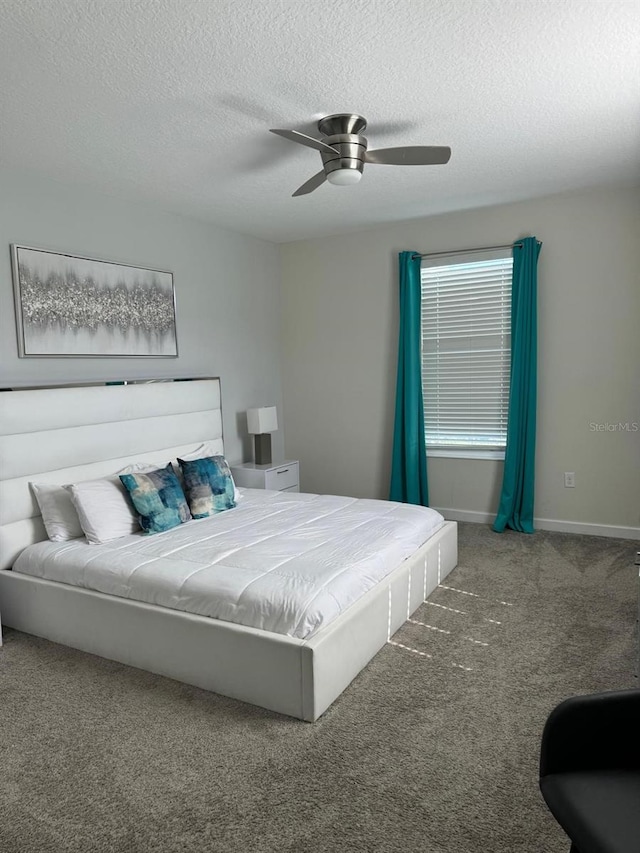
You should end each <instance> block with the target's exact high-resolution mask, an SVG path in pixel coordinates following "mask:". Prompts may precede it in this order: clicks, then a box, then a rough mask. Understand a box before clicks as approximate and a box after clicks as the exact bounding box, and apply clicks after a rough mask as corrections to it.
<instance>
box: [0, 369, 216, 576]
mask: <svg viewBox="0 0 640 853" xmlns="http://www.w3.org/2000/svg"><path fill="white" fill-rule="evenodd" d="M204 441H209V442H214V443H215V452H216V453H220V454H223V453H224V446H223V441H222V411H221V401H220V380H219V379H192V380H167V381H149V382H128V383H127V384H116V385H105V384H102V385H77V386H71V385H69V386H64V387H57V388H37V389H16V390H13V391H1V392H0V569H6V568H9V567H10V566H11V565H13V561H14V560H15V559H16V557H17V556H18V554H19V553H20V552H21V551H22V550H23V549H24V548H26V547H27V545H30V544H32V543H33V542H39V541H41V540H43V539H46V538H47V534H46V532H45V529H44V525H43V524H42V518H41V516H40V510H39V508H38V504H37V503H36V501H35V499H34V497H33V494H32V492H31V489H30V488H29V483H30V482H32V481H35V482H41V483H58V484H61V485H63V484H66V483H74V482H79V481H80V480H89V479H92V478H97V477H105V476H108V475H110V474H115V473H116V472H117V471H118V470H120V469H121V468H123V467H124V466H125V465H127V464H128V463H130V462H157V463H158V464H166V463H167V462H169V461H170V460H171V459H174V458H175V457H176V456H178V455H180V454H181V453H187V452H189V451H190V450H193V449H195V447H196V446H197V445H199V444H201V443H202V442H204Z"/></svg>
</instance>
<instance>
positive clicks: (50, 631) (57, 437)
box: [0, 379, 457, 721]
mask: <svg viewBox="0 0 640 853" xmlns="http://www.w3.org/2000/svg"><path fill="white" fill-rule="evenodd" d="M203 441H209V442H215V443H216V448H217V449H218V450H219V452H220V453H223V442H222V412H221V403H220V382H219V380H218V379H196V380H190V381H183V382H180V381H167V382H152V383H129V384H127V385H90V386H89V385H87V386H66V387H59V388H47V389H28V390H15V391H4V392H0V569H1V570H0V613H1V614H2V621H3V623H4V624H5V626H10V627H13V628H16V629H18V630H20V631H25V632H26V633H29V634H35V635H36V636H39V637H45V638H46V639H49V640H52V641H54V642H57V643H62V644H63V645H66V646H71V647H73V648H76V649H81V650H82V651H85V652H90V653H92V654H96V655H100V656H101V657H105V658H108V659H110V660H115V661H120V662H121V663H124V664H128V665H130V666H135V667H139V668H141V669H144V670H148V671H150V672H155V673H158V674H160V675H165V676H168V677H170V678H175V679H177V680H178V681H183V682H186V683H187V684H193V685H196V686H198V687H203V688H205V689H206V690H211V691H214V692H216V693H220V694H222V695H224V696H230V697H233V698H235V699H241V700H243V701H245V702H250V703H252V704H254V705H259V706H261V707H263V708H267V709H269V710H272V711H278V712H280V713H282V714H288V715H290V716H292V717H298V718H299V719H302V720H309V721H314V720H316V719H317V718H318V717H319V716H320V715H321V714H322V713H323V712H324V711H325V710H326V709H327V708H328V707H329V705H331V703H332V702H333V701H334V700H335V699H336V698H337V697H338V696H339V695H340V694H341V693H342V691H343V690H344V689H345V688H346V687H347V686H348V685H349V684H350V682H351V681H352V680H353V679H354V678H355V676H356V675H357V674H358V673H359V672H360V671H361V670H362V669H363V667H364V666H366V664H367V663H368V662H369V661H370V660H371V658H372V657H373V656H374V655H375V654H376V653H377V652H378V651H379V650H380V649H381V648H382V647H383V646H384V645H385V643H386V642H387V641H388V640H389V639H390V637H391V635H392V634H393V633H394V632H395V631H396V630H397V629H398V628H399V627H400V626H401V625H402V624H403V623H404V622H405V620H406V619H407V618H408V617H409V616H410V615H411V614H412V613H413V612H414V611H415V610H416V608H417V607H419V606H420V604H421V603H422V602H423V601H424V600H425V599H426V598H427V596H428V595H429V594H430V593H431V592H432V591H433V589H435V587H436V586H437V585H438V584H439V583H440V582H441V580H443V579H444V577H446V575H447V574H448V573H449V572H450V571H451V569H452V568H454V566H455V565H456V563H457V530H456V524H455V523H454V522H446V523H445V525H444V526H443V527H442V528H441V529H440V530H438V532H437V533H436V534H435V535H434V536H432V537H431V538H430V539H429V540H428V541H427V542H426V543H425V544H424V545H423V546H422V547H421V548H420V549H419V550H418V551H416V552H415V553H414V554H413V555H412V556H411V557H410V558H409V559H407V560H405V561H404V562H403V563H402V564H401V565H400V566H397V567H396V568H395V569H394V570H393V571H392V572H391V573H390V574H389V575H388V576H387V577H386V578H385V579H384V581H382V582H381V583H379V584H378V585H377V586H376V587H374V589H372V590H370V591H369V592H368V593H367V594H366V595H365V596H363V598H361V599H360V600H359V601H358V602H356V603H355V604H354V605H352V606H351V607H350V608H349V609H348V610H347V611H345V613H343V614H342V615H341V616H339V617H338V618H337V619H335V620H334V621H333V622H331V623H330V624H329V625H328V626H327V627H326V628H323V629H321V630H320V631H318V632H317V633H316V634H315V635H314V636H313V637H312V638H311V639H309V640H299V639H295V638H293V637H287V636H284V635H280V634H272V633H270V632H268V631H261V630H258V629H255V628H245V627H243V626H241V625H236V624H234V623H231V622H222V621H219V620H216V619H211V618H208V617H203V616H195V615H192V614H189V613H184V612H182V611H178V610H170V609H168V608H164V607H158V606H155V605H151V604H145V603H142V602H137V601H132V600H129V599H125V598H117V597H115V596H109V595H104V594H102V593H99V592H93V591H90V590H86V589H81V588H78V587H73V586H68V585H65V584H60V583H55V582H51V581H46V580H42V579H40V578H34V577H30V576H28V575H21V574H19V573H17V572H12V571H10V567H11V565H12V564H13V561H14V560H15V558H16V557H17V555H18V554H19V553H20V552H21V551H22V550H23V549H24V548H25V547H26V546H27V545H29V544H31V543H33V542H37V541H41V540H43V539H46V533H45V530H44V526H43V524H42V519H41V517H40V513H39V509H38V506H37V503H36V502H35V500H34V499H33V496H32V493H31V490H30V489H29V485H28V484H29V482H30V481H38V482H49V483H68V482H76V481H78V480H83V479H89V478H94V477H102V476H106V475H109V474H113V473H114V472H115V471H117V470H119V469H120V468H122V467H124V465H126V464H127V463H129V462H133V461H151V462H158V463H165V462H166V461H167V459H171V458H175V457H176V456H177V455H179V454H180V453H185V452H187V451H189V450H192V449H193V448H194V447H195V446H196V445H198V444H200V443H202V442H203Z"/></svg>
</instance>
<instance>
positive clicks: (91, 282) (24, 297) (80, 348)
mask: <svg viewBox="0 0 640 853" xmlns="http://www.w3.org/2000/svg"><path fill="white" fill-rule="evenodd" d="M11 259H12V269H13V284H14V294H15V304H16V321H17V326H18V353H19V355H20V357H21V358H23V357H25V356H108V357H119V356H146V357H150V356H164V357H169V358H171V357H174V358H175V357H176V356H177V355H178V345H177V339H176V312H175V299H174V290H173V275H172V273H170V272H162V271H160V270H151V269H143V268H142V267H134V266H129V265H127V264H118V263H111V262H109V261H99V260H94V259H91V258H83V257H80V256H77V255H66V254H64V253H62V252H50V251H46V250H44V249H34V248H29V247H27V246H16V245H12V246H11Z"/></svg>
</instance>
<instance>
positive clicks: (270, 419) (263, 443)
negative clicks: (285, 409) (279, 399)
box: [247, 406, 278, 465]
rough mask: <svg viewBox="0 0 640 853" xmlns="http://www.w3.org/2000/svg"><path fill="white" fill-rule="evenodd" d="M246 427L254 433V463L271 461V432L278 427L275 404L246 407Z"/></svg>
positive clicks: (260, 463)
mask: <svg viewBox="0 0 640 853" xmlns="http://www.w3.org/2000/svg"><path fill="white" fill-rule="evenodd" d="M247 428H248V430H249V432H250V433H251V434H252V435H255V447H256V451H255V460H256V465H269V464H270V463H271V433H272V432H275V431H276V430H277V429H278V412H277V410H276V407H275V406H268V407H266V408H263V409H247Z"/></svg>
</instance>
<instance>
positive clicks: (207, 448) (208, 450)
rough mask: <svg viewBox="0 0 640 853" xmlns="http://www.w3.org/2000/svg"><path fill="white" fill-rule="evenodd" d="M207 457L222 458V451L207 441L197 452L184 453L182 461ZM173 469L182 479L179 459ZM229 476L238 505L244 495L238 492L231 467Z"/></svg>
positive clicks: (197, 448)
mask: <svg viewBox="0 0 640 853" xmlns="http://www.w3.org/2000/svg"><path fill="white" fill-rule="evenodd" d="M207 456H220V451H219V450H216V449H215V446H214V445H213V444H211V442H209V441H205V442H204V444H201V445H200V447H196V449H195V450H191V451H190V452H189V453H182V454H181V455H180V459H184V461H185V462H191V461H193V460H194V459H205V458H206V457H207ZM227 464H228V463H227ZM173 467H174V468H175V469H176V471H179V472H180V477H182V469H181V468H180V465H179V463H178V460H177V459H176V461H175V463H174V465H173ZM229 476H230V477H231V482H232V483H233V499H234V501H235V502H236V503H238V501H241V500H242V498H243V497H244V495H243V494H242V492H240V491H239V490H238V487H237V486H236V482H235V480H234V479H233V474H232V473H231V466H230V465H229Z"/></svg>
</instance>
